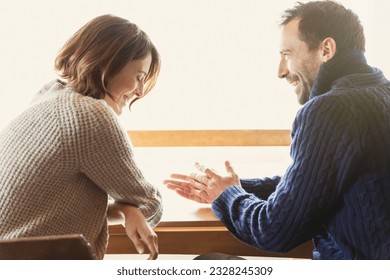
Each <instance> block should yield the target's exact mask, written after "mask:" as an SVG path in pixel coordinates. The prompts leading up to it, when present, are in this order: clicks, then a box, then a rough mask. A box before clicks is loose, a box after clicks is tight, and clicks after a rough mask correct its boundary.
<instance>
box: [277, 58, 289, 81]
mask: <svg viewBox="0 0 390 280" xmlns="http://www.w3.org/2000/svg"><path fill="white" fill-rule="evenodd" d="M287 75H288V68H287V63H286V61H285V60H284V59H281V60H280V62H279V68H278V77H279V78H280V79H283V78H285V77H286V76H287Z"/></svg>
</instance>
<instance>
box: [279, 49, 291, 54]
mask: <svg viewBox="0 0 390 280" xmlns="http://www.w3.org/2000/svg"><path fill="white" fill-rule="evenodd" d="M286 52H291V50H290V49H282V50H280V51H279V53H280V54H284V53H286Z"/></svg>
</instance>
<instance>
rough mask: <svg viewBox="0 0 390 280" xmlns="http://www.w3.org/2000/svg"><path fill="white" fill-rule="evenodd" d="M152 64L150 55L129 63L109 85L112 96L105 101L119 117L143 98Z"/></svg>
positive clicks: (106, 96)
mask: <svg viewBox="0 0 390 280" xmlns="http://www.w3.org/2000/svg"><path fill="white" fill-rule="evenodd" d="M151 62H152V56H151V54H150V53H149V54H148V55H146V57H145V58H142V59H138V60H132V61H129V62H128V63H127V64H126V65H125V66H124V67H123V68H122V70H121V71H119V73H117V74H116V75H115V76H113V77H112V79H111V80H109V81H108V83H107V89H108V91H109V92H110V94H111V96H110V95H108V94H106V95H105V97H104V100H105V101H106V102H107V104H108V105H109V106H110V107H111V108H112V109H113V110H114V111H115V113H116V114H117V115H120V114H122V109H123V108H124V107H127V106H128V105H129V104H130V102H131V101H133V100H134V99H135V98H137V97H138V98H139V97H142V96H143V93H144V92H143V90H144V82H145V77H146V76H147V74H148V72H149V68H150V64H151Z"/></svg>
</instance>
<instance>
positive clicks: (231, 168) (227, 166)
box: [225, 160, 236, 174]
mask: <svg viewBox="0 0 390 280" xmlns="http://www.w3.org/2000/svg"><path fill="white" fill-rule="evenodd" d="M225 167H226V171H227V172H228V173H229V174H236V172H235V171H234V169H233V167H232V165H231V163H230V161H228V160H227V161H225Z"/></svg>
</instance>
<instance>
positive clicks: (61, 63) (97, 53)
mask: <svg viewBox="0 0 390 280" xmlns="http://www.w3.org/2000/svg"><path fill="white" fill-rule="evenodd" d="M149 53H150V54H151V57H152V62H151V65H150V69H149V73H147V76H146V77H145V90H144V95H146V94H147V93H148V92H149V91H150V90H151V89H152V88H153V87H154V85H155V84H156V80H157V77H158V74H159V72H160V56H159V54H158V52H157V49H156V48H155V46H154V45H153V43H152V42H151V41H150V39H149V37H148V36H147V35H146V33H145V32H143V31H142V30H141V29H139V28H138V26H137V25H135V24H134V23H131V22H129V21H128V20H125V19H123V18H120V17H116V16H112V15H103V16H99V17H97V18H94V19H93V20H91V21H90V22H88V23H87V24H85V25H84V26H83V27H82V28H81V29H80V30H78V31H77V32H76V33H75V34H74V35H73V36H72V37H71V38H70V39H69V40H68V41H67V42H66V43H65V45H64V46H63V47H62V49H61V50H60V51H59V53H58V55H57V57H56V60H55V69H56V70H57V71H58V73H59V75H60V76H61V77H62V78H63V79H65V81H66V84H67V86H68V87H71V88H72V89H73V90H74V91H76V92H78V93H80V94H82V95H86V96H90V97H93V98H96V99H103V98H104V96H105V95H106V94H109V95H110V92H108V90H107V83H108V81H109V80H110V79H111V78H112V77H113V76H114V75H115V74H117V73H118V72H119V71H120V70H122V68H123V67H124V66H125V65H126V64H127V63H128V62H129V61H132V60H138V59H143V58H145V57H146V56H147V55H148V54H149ZM137 99H138V98H137ZM134 101H136V99H135V100H133V102H134ZM133 102H132V103H133ZM130 106H131V104H130Z"/></svg>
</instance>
